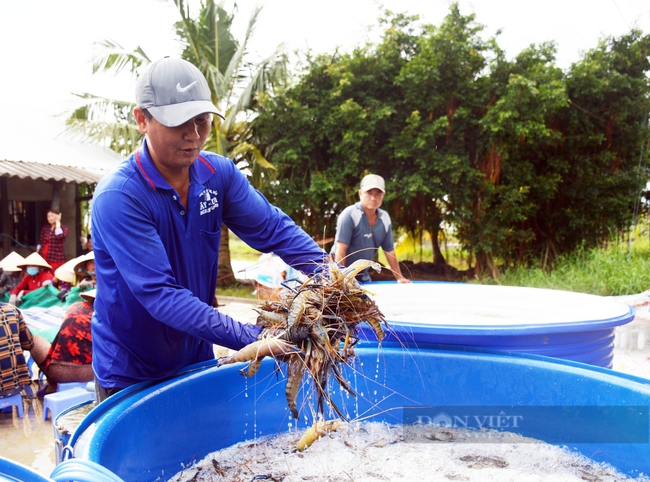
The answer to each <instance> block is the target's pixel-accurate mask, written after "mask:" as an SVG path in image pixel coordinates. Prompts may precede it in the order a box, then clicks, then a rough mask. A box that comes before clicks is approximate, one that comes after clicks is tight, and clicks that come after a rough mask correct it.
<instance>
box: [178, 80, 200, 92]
mask: <svg viewBox="0 0 650 482" xmlns="http://www.w3.org/2000/svg"><path fill="white" fill-rule="evenodd" d="M196 82H197V81H196V80H195V81H194V82H192V83H191V84H190V85H186V86H185V87H181V83H180V82H179V83H178V84H176V92H178V93H179V94H184V93H185V92H187V91H188V90H190V89H191V88H192V86H193V85H194V84H196Z"/></svg>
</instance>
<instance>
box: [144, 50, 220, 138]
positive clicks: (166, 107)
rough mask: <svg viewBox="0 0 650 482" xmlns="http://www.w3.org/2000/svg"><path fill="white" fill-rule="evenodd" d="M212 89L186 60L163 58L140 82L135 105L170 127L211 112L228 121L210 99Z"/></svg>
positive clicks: (149, 69) (154, 64) (198, 71)
mask: <svg viewBox="0 0 650 482" xmlns="http://www.w3.org/2000/svg"><path fill="white" fill-rule="evenodd" d="M210 97H211V96H210V87H208V82H207V81H206V80H205V77H204V76H203V74H202V73H201V71H200V70H199V69H197V68H196V67H195V66H194V65H192V64H191V63H189V62H188V61H186V60H183V59H178V58H173V57H164V58H162V59H159V60H156V61H155V62H153V63H151V64H149V65H148V66H147V67H146V69H145V70H144V72H142V75H140V77H139V78H138V81H137V84H136V86H135V101H136V103H137V104H138V107H140V108H141V109H147V110H148V111H149V112H150V113H151V115H152V116H153V117H154V119H156V120H157V121H158V122H160V123H161V124H162V125H164V126H167V127H176V126H179V125H181V124H183V123H185V122H187V121H188V120H190V119H192V118H193V117H196V116H197V115H200V114H205V113H207V112H210V113H212V114H217V115H218V116H219V117H221V118H222V119H225V117H224V116H223V114H222V113H221V112H219V109H217V108H216V107H215V105H214V104H213V103H212V101H211V99H210Z"/></svg>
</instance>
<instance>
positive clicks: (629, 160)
mask: <svg viewBox="0 0 650 482" xmlns="http://www.w3.org/2000/svg"><path fill="white" fill-rule="evenodd" d="M380 21H381V22H382V24H383V25H384V27H385V31H384V36H383V39H382V41H381V42H380V43H379V44H378V45H367V46H365V47H363V48H358V49H357V50H355V51H354V52H353V53H351V54H339V53H334V54H331V55H324V56H319V57H317V58H314V59H309V61H308V62H307V64H306V66H305V69H304V72H303V74H302V75H301V76H300V77H299V78H298V81H297V82H296V83H295V84H294V85H292V86H291V87H290V88H288V89H286V90H285V91H283V92H281V93H280V94H279V95H276V96H273V97H271V96H268V97H264V98H262V99H260V105H261V107H262V109H261V112H260V116H259V118H257V119H256V120H255V121H254V122H255V125H254V129H255V132H256V134H257V135H258V136H259V139H260V142H261V143H262V144H264V145H266V146H267V151H266V152H267V159H268V160H269V161H270V162H271V163H272V164H273V165H274V166H275V167H276V169H277V177H276V178H275V180H274V182H271V183H268V184H267V185H265V186H263V191H264V193H265V194H266V195H267V196H268V197H269V198H270V199H271V201H272V202H274V203H275V204H277V205H278V206H280V207H281V208H282V209H283V210H285V211H286V212H287V213H289V214H290V215H291V216H292V217H293V218H294V220H296V222H298V223H299V224H300V225H301V226H302V227H303V228H304V229H305V230H307V231H308V232H309V233H311V234H312V235H313V236H314V237H315V238H319V239H320V238H324V239H325V238H328V237H331V236H333V234H334V232H335V227H336V226H335V223H336V217H337V215H338V213H340V212H341V210H342V209H343V208H344V207H345V206H347V205H348V204H351V203H353V202H355V201H356V200H357V197H356V191H357V188H358V182H359V180H360V179H361V177H362V176H363V175H365V174H367V173H368V172H373V173H378V174H381V175H382V176H384V177H385V178H386V180H387V195H386V198H385V203H384V207H385V208H386V209H387V210H388V211H389V213H390V214H391V217H392V219H393V223H394V228H395V229H396V230H397V231H398V232H400V233H404V232H405V233H407V234H409V235H411V236H412V237H413V238H416V239H417V238H420V237H421V236H422V234H423V233H427V234H428V235H429V236H430V238H431V239H434V240H436V241H438V240H440V239H442V238H443V234H444V233H449V232H452V231H453V236H454V237H455V238H456V239H457V240H458V242H459V243H460V246H461V248H462V249H463V250H464V251H465V252H466V253H467V257H468V259H469V260H470V263H471V264H472V266H473V270H474V272H475V274H476V275H477V276H478V277H483V276H486V275H487V276H490V277H494V278H499V277H500V276H501V274H502V272H503V270H508V269H510V268H513V267H518V266H523V267H530V266H539V267H540V268H541V269H543V270H546V269H548V268H549V267H551V266H552V265H553V263H555V262H556V261H557V260H558V259H560V258H561V257H562V256H564V255H567V254H570V253H573V252H575V251H576V250H578V249H587V250H588V249H590V248H592V247H597V246H600V245H602V244H603V243H605V242H607V241H608V240H609V239H610V238H611V237H612V236H614V235H616V234H617V233H622V232H626V231H627V230H628V229H629V227H630V226H631V225H632V224H633V223H634V221H635V216H636V214H637V213H638V210H639V206H640V204H639V203H640V200H641V193H642V191H643V188H644V186H645V184H646V181H647V179H648V172H647V170H648V155H647V141H648V119H647V112H648V110H649V107H650V101H649V98H648V94H649V93H650V84H649V83H648V75H647V74H648V71H649V70H650V63H649V62H648V54H650V37H649V36H644V35H643V34H642V33H641V32H639V31H635V30H632V31H631V32H630V33H629V34H626V35H623V36H621V37H620V38H608V39H603V40H602V41H601V42H600V43H599V44H598V45H597V46H596V47H595V48H594V49H593V50H591V51H589V52H587V53H586V54H584V56H583V58H582V59H581V60H580V61H578V62H576V63H574V64H573V65H572V66H571V67H570V68H569V69H567V71H563V70H562V69H559V68H558V67H556V66H555V65H554V62H555V46H554V45H553V44H550V43H545V44H541V45H531V46H530V47H529V48H527V49H525V50H524V51H522V52H521V53H520V54H519V55H518V56H516V58H515V59H514V60H507V59H506V58H505V56H504V53H503V51H501V49H500V48H499V46H498V42H497V39H496V38H490V39H484V38H483V37H481V32H482V29H483V28H482V26H481V25H480V24H478V23H476V21H475V18H474V15H468V16H465V15H462V14H461V13H460V11H459V7H458V5H457V4H453V5H451V7H450V11H449V14H448V16H447V17H446V19H445V20H444V21H443V22H442V24H441V25H440V26H433V25H420V24H418V22H417V17H407V16H404V15H395V14H392V13H390V12H386V14H385V16H384V18H382V19H380ZM452 227H453V229H452ZM438 244H439V243H438V242H436V243H434V244H433V250H432V259H430V260H428V261H433V262H434V264H437V265H444V264H445V263H446V261H447V260H446V259H445V256H444V253H443V252H442V250H440V249H439V246H438Z"/></svg>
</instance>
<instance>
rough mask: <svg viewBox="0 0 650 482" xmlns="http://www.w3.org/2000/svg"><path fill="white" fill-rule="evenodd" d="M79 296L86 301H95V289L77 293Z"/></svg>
mask: <svg viewBox="0 0 650 482" xmlns="http://www.w3.org/2000/svg"><path fill="white" fill-rule="evenodd" d="M79 296H81V297H82V298H83V299H84V300H86V301H95V297H96V296H97V289H92V290H88V291H84V292H83V293H79Z"/></svg>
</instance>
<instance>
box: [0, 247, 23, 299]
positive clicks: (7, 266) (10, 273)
mask: <svg viewBox="0 0 650 482" xmlns="http://www.w3.org/2000/svg"><path fill="white" fill-rule="evenodd" d="M24 260H25V258H23V257H22V256H21V255H19V254H18V253H16V252H15V251H12V252H11V253H9V254H8V255H7V256H5V257H4V258H2V260H0V301H9V292H10V291H11V290H12V289H14V288H15V287H16V286H18V283H20V280H21V279H22V278H23V273H22V270H21V269H20V268H19V267H18V266H16V264H17V263H20V262H22V261H24Z"/></svg>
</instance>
